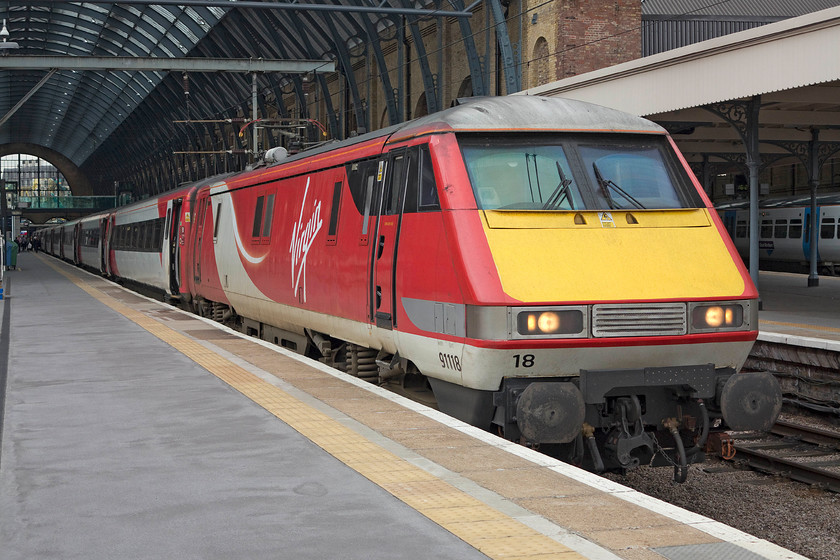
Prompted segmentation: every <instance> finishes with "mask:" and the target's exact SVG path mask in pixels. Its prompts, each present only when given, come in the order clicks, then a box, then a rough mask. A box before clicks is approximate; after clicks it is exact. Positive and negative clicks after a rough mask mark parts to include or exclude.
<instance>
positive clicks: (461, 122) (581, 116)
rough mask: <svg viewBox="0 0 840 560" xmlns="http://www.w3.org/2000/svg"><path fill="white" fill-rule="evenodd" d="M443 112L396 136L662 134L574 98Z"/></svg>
mask: <svg viewBox="0 0 840 560" xmlns="http://www.w3.org/2000/svg"><path fill="white" fill-rule="evenodd" d="M459 101H460V102H459V104H458V105H456V106H455V107H451V108H449V109H446V110H444V111H439V112H437V113H433V114H431V115H427V116H425V117H420V118H419V119H415V120H413V121H409V122H407V123H405V124H404V125H403V126H402V127H401V130H400V131H399V132H398V133H396V134H395V136H404V134H403V133H405V132H411V133H414V132H415V131H416V132H417V133H420V132H421V130H420V129H428V128H432V129H440V128H443V129H444V130H447V129H448V130H452V131H456V132H457V131H490V130H522V131H548V130H552V131H554V130H564V131H606V132H648V133H649V132H654V133H660V134H662V133H664V132H665V130H664V129H663V128H662V127H660V126H659V125H658V124H655V123H653V122H651V121H649V120H647V119H643V118H641V117H637V116H635V115H631V114H629V113H625V112H623V111H618V110H616V109H610V108H609V107H603V106H601V105H595V104H593V103H586V102H584V101H578V100H575V99H564V98H560V97H538V96H529V95H511V96H504V97H473V98H467V99H464V100H459Z"/></svg>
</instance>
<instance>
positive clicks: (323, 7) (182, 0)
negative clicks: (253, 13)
mask: <svg viewBox="0 0 840 560" xmlns="http://www.w3.org/2000/svg"><path fill="white" fill-rule="evenodd" d="M69 1H71V0H54V2H55V3H56V4H62V3H64V2H69ZM85 1H86V2H87V3H88V4H113V3H114V0H85ZM119 3H120V4H126V5H138V4H139V5H155V6H178V7H180V6H198V7H202V8H206V7H208V6H213V7H217V8H227V9H231V8H249V9H253V10H292V11H308V12H350V13H367V14H397V15H417V16H435V15H443V16H446V17H455V18H469V17H472V14H471V13H470V12H465V11H456V12H452V11H447V10H425V9H421V8H389V7H386V6H383V5H379V6H360V5H346V4H303V3H297V2H250V1H247V0H120V2H119Z"/></svg>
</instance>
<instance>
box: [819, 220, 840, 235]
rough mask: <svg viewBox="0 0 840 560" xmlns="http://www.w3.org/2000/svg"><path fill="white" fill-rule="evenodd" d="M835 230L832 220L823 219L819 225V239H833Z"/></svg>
mask: <svg viewBox="0 0 840 560" xmlns="http://www.w3.org/2000/svg"><path fill="white" fill-rule="evenodd" d="M835 229H836V228H835V225H834V218H823V221H822V224H821V225H820V238H821V239H834V232H835Z"/></svg>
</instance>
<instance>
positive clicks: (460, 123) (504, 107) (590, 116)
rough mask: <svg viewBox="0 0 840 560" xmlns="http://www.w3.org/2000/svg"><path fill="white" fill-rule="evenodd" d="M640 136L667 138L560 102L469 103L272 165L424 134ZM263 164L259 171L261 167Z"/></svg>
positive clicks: (628, 119) (631, 120) (633, 122)
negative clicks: (569, 133) (353, 146)
mask: <svg viewBox="0 0 840 560" xmlns="http://www.w3.org/2000/svg"><path fill="white" fill-rule="evenodd" d="M482 131H484V132H489V131H509V132H529V131H530V132H548V131H555V132H556V131H581V132H582V131H586V132H641V133H658V134H665V129H664V128H662V127H661V126H659V125H658V124H656V123H654V122H651V121H649V120H647V119H643V118H641V117H637V116H635V115H631V114H630V113H625V112H623V111H618V110H616V109H610V108H609V107H603V106H601V105H595V104H594V103H587V102H585V101H578V100H576V99H564V98H560V97H538V96H529V95H515V96H500V97H468V98H464V99H459V100H458V104H457V105H455V106H454V107H450V108H449V109H445V110H443V111H438V112H437V113H432V114H431V115H426V116H424V117H420V118H417V119H414V120H411V121H407V122H404V123H400V124H396V125H392V126H389V127H386V128H381V129H379V130H375V131H373V132H368V133H367V134H361V135H359V136H354V137H352V138H348V139H346V140H341V141H334V142H328V143H326V144H322V145H321V146H318V147H315V148H311V149H308V150H304V151H302V152H298V153H296V154H292V155H289V156H288V157H286V158H284V159H282V160H280V161H279V162H277V163H272V164H269V166H270V167H273V166H275V165H282V164H284V163H288V162H291V161H295V160H300V159H303V158H307V157H310V156H313V155H317V154H322V153H326V152H329V151H332V150H337V149H341V148H344V147H346V146H351V145H354V144H359V143H361V142H367V141H370V140H375V139H377V138H386V140H385V142H386V143H387V142H391V141H398V140H402V139H405V138H410V137H412V136H417V135H420V134H430V133H436V132H437V133H440V132H482ZM263 165H265V164H264V163H263V162H261V163H259V164H257V165H256V167H262V166H263Z"/></svg>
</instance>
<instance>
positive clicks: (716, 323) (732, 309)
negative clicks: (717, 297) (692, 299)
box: [691, 304, 744, 331]
mask: <svg viewBox="0 0 840 560" xmlns="http://www.w3.org/2000/svg"><path fill="white" fill-rule="evenodd" d="M743 324H744V307H743V306H742V305H740V304H712V305H698V306H696V307H695V308H694V309H693V310H692V312H691V327H692V328H693V329H695V330H701V331H704V330H718V329H723V330H730V329H731V330H735V329H739V328H740V327H741V326H743Z"/></svg>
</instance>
